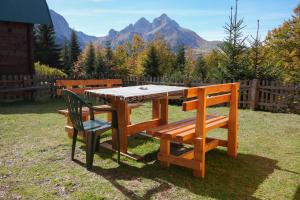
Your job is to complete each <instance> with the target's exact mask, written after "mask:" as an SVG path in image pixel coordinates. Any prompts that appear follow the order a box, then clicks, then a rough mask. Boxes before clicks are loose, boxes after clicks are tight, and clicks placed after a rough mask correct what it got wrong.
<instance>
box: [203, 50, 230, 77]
mask: <svg viewBox="0 0 300 200" xmlns="http://www.w3.org/2000/svg"><path fill="white" fill-rule="evenodd" d="M204 61H205V64H206V66H207V69H208V78H209V79H213V80H223V79H224V77H226V73H227V71H226V68H224V67H223V63H224V56H223V54H221V53H220V51H218V50H212V51H211V52H209V53H208V54H206V55H204Z"/></svg>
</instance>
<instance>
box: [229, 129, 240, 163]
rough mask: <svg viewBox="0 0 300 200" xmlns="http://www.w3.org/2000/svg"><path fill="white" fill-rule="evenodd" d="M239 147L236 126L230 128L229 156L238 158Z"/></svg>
mask: <svg viewBox="0 0 300 200" xmlns="http://www.w3.org/2000/svg"><path fill="white" fill-rule="evenodd" d="M237 147H238V144H237V128H236V127H235V126H229V127H228V147H227V155H228V156H230V157H234V158H236V157H237V149H238V148H237Z"/></svg>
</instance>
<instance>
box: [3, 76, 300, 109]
mask: <svg viewBox="0 0 300 200" xmlns="http://www.w3.org/2000/svg"><path fill="white" fill-rule="evenodd" d="M102 78H104V77H101V79H102ZM105 78H107V77H105ZM109 78H120V79H122V80H123V85H124V86H133V85H146V84H155V85H175V86H190V87H193V86H203V85H210V84H217V83H226V82H233V81H213V82H206V83H203V82H202V81H190V82H187V81H184V80H170V79H168V78H167V77H109ZM56 80H57V78H55V77H51V78H50V77H45V76H37V75H36V76H25V75H14V76H10V75H6V76H3V75H2V76H0V100H5V101H15V100H21V99H24V96H26V95H27V96H28V95H29V96H30V95H32V92H28V91H26V90H23V91H22V90H21V91H20V92H6V93H3V92H2V93H1V90H2V91H4V90H5V89H7V88H12V87H13V88H16V89H17V88H22V87H32V86H35V87H36V86H38V87H37V88H38V89H36V90H34V96H35V97H36V98H49V97H51V98H54V97H56V86H55V81H56ZM239 82H240V83H241V89H240V97H239V107H240V108H245V109H246V108H249V109H253V110H263V111H271V112H293V113H299V114H300V83H297V84H283V83H279V82H274V81H266V80H256V79H254V80H241V81H239ZM39 88H40V89H39Z"/></svg>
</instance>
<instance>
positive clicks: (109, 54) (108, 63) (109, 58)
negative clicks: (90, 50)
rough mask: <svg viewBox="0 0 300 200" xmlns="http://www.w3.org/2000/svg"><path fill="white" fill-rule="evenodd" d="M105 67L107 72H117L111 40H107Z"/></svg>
mask: <svg viewBox="0 0 300 200" xmlns="http://www.w3.org/2000/svg"><path fill="white" fill-rule="evenodd" d="M105 69H106V71H105V72H106V74H111V73H113V72H116V68H115V65H114V60H113V50H112V48H111V42H110V41H109V40H107V41H106V42H105Z"/></svg>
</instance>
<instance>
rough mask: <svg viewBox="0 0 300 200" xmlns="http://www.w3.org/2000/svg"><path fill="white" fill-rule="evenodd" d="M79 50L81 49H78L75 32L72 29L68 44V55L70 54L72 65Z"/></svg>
mask: <svg viewBox="0 0 300 200" xmlns="http://www.w3.org/2000/svg"><path fill="white" fill-rule="evenodd" d="M80 52H81V50H80V46H79V42H78V38H77V34H76V32H75V31H74V30H72V33H71V44H70V56H71V63H72V65H74V63H75V62H76V61H77V60H78V57H79V55H80Z"/></svg>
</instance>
